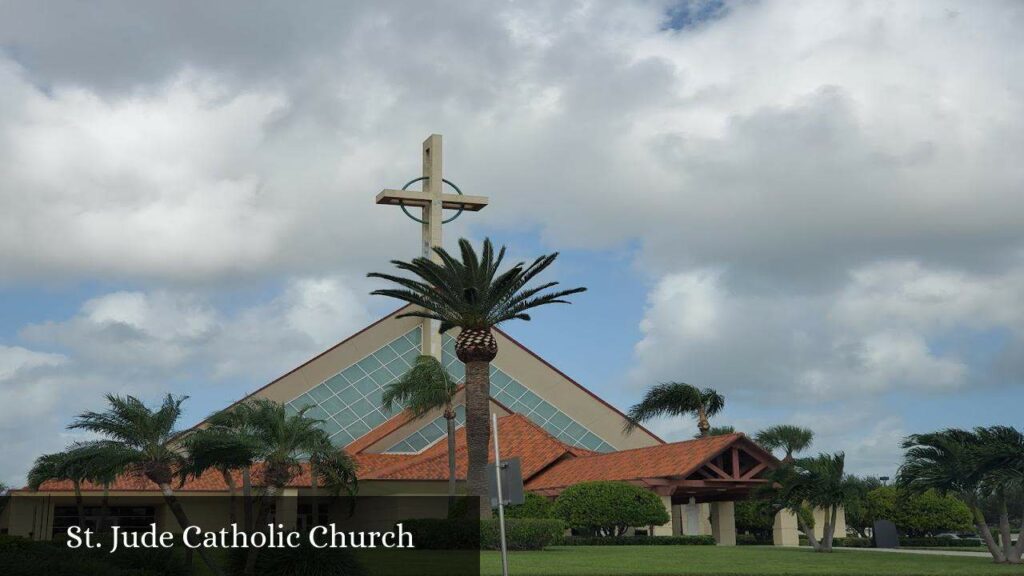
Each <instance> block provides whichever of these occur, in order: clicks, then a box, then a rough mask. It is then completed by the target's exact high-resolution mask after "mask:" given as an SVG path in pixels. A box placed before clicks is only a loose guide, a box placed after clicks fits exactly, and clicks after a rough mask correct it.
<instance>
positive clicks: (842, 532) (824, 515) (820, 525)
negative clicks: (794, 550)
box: [814, 506, 846, 540]
mask: <svg viewBox="0 0 1024 576" xmlns="http://www.w3.org/2000/svg"><path fill="white" fill-rule="evenodd" d="M826 520H830V518H829V517H828V510H826V509H824V508H815V509H814V537H815V538H818V539H819V540H820V539H821V538H824V537H825V521H826ZM832 534H833V535H834V536H835V537H836V538H845V537H846V510H844V509H843V508H842V506H840V507H839V511H838V512H837V513H836V529H835V530H833V531H832Z"/></svg>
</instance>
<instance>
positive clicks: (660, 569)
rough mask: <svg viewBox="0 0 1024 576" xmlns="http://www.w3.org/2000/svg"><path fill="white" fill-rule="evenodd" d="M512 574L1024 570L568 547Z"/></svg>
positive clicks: (860, 555)
mask: <svg viewBox="0 0 1024 576" xmlns="http://www.w3.org/2000/svg"><path fill="white" fill-rule="evenodd" d="M481 564H482V571H481V573H482V574H485V575H488V576H489V575H495V574H501V557H500V555H499V554H498V553H497V552H485V553H484V554H483V558H482V560H481ZM509 572H510V573H512V574H514V575H515V576H542V575H543V576H548V575H550V576H560V575H563V574H569V575H577V574H578V575H587V576H613V575H623V576H626V575H628V576H647V575H650V576H653V575H675V576H712V575H714V576H747V575H750V576H761V575H794V576H795V575H800V576H803V575H819V574H820V575H823V576H824V575H829V576H831V575H851V576H852V575H859V576H876V575H883V576H911V575H914V576H918V575H920V576H944V575H949V576H953V575H957V576H961V575H963V576H966V575H973V574H979V575H985V574H1017V575H1022V576H1024V566H1006V565H997V564H993V563H992V562H991V561H990V560H989V559H987V558H970V557H955V556H928V555H923V554H893V553H886V552H864V551H850V550H846V551H844V550H837V551H835V552H833V553H831V554H819V553H815V552H813V551H811V550H810V549H804V548H773V547H771V546H763V547H762V546H738V547H728V548H726V547H718V546H565V547H555V548H549V549H547V550H543V551H539V552H512V553H510V554H509Z"/></svg>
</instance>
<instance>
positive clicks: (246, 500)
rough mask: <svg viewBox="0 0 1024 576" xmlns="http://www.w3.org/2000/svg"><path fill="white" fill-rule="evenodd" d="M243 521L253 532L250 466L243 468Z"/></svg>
mask: <svg viewBox="0 0 1024 576" xmlns="http://www.w3.org/2000/svg"><path fill="white" fill-rule="evenodd" d="M242 523H243V524H245V531H246V532H252V472H251V470H250V467H249V466H246V467H245V468H242Z"/></svg>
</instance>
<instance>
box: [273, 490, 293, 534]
mask: <svg viewBox="0 0 1024 576" xmlns="http://www.w3.org/2000/svg"><path fill="white" fill-rule="evenodd" d="M298 522H299V491H298V490H296V489H295V488H285V489H284V490H283V491H282V492H281V497H280V498H278V499H277V507H276V508H275V509H274V523H275V524H284V528H285V530H294V529H295V528H296V526H297V524H298Z"/></svg>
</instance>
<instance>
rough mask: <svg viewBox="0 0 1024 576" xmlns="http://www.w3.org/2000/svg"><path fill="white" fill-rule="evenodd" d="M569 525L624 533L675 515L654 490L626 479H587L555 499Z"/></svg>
mask: <svg viewBox="0 0 1024 576" xmlns="http://www.w3.org/2000/svg"><path fill="white" fill-rule="evenodd" d="M555 514H556V515H557V516H558V517H559V518H561V519H562V520H565V522H566V523H567V524H568V525H569V527H571V528H573V529H574V530H577V531H579V532H583V533H585V534H590V535H595V536H621V535H622V534H623V533H625V532H626V530H627V529H628V528H630V527H635V526H661V525H662V524H665V523H667V522H668V521H669V520H670V519H671V518H670V517H669V515H668V512H667V511H666V510H665V506H664V505H663V504H662V503H661V498H659V497H658V496H657V495H656V494H654V493H653V492H650V491H648V490H645V489H643V488H640V487H638V486H633V485H632V484H625V483H623V482H583V483H580V484H576V485H575V486H570V487H569V488H566V489H565V490H564V491H562V493H561V494H560V495H559V496H558V499H556V500H555Z"/></svg>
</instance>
